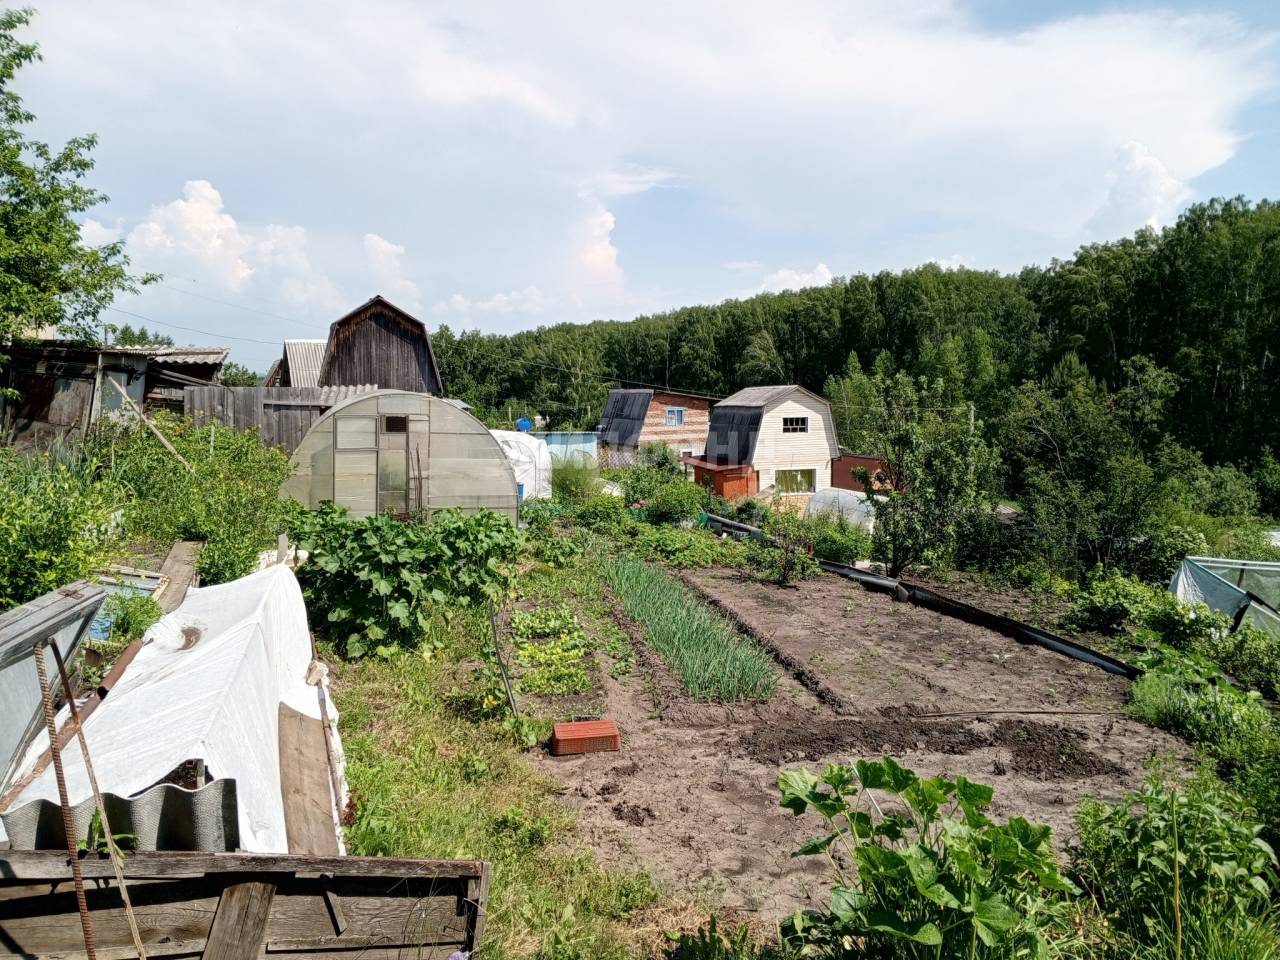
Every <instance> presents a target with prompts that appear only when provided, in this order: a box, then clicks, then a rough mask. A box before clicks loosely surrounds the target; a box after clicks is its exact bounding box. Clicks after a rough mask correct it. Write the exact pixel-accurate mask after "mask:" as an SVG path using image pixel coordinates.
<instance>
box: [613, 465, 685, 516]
mask: <svg viewBox="0 0 1280 960" xmlns="http://www.w3.org/2000/svg"><path fill="white" fill-rule="evenodd" d="M618 483H619V484H620V485H621V487H622V498H623V499H624V500H625V501H626V503H627V506H629V507H634V506H644V505H646V504H648V502H649V500H651V499H652V498H653V497H654V495H655V494H657V492H658V491H659V490H661V489H662V488H663V487H665V486H668V485H669V484H673V483H686V481H685V480H684V479H683V478H681V477H680V476H679V475H678V474H672V473H671V472H670V471H668V470H661V469H658V468H656V467H632V468H631V469H629V470H624V471H622V476H621V478H620V479H619V481H618ZM689 486H692V484H689ZM694 489H695V490H697V489H698V488H697V487H694Z"/></svg>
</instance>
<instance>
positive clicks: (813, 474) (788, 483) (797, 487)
mask: <svg viewBox="0 0 1280 960" xmlns="http://www.w3.org/2000/svg"><path fill="white" fill-rule="evenodd" d="M817 482H818V471H817V470H779V471H778V472H777V473H776V474H775V475H774V478H773V485H774V487H776V488H777V490H778V492H779V493H783V494H786V493H813V490H814V487H816V486H817Z"/></svg>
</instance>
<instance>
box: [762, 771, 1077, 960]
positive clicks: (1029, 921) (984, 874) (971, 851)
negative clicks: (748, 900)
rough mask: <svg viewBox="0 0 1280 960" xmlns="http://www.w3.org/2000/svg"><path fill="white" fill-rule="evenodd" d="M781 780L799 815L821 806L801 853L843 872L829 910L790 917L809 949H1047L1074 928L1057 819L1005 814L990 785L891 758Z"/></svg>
mask: <svg viewBox="0 0 1280 960" xmlns="http://www.w3.org/2000/svg"><path fill="white" fill-rule="evenodd" d="M778 788H779V790H780V791H781V794H782V799H781V805H782V806H783V807H785V808H787V809H788V810H790V811H791V812H792V813H794V814H795V815H796V816H800V815H802V814H804V813H806V812H808V811H815V812H817V813H819V814H820V815H821V816H822V818H823V820H824V821H825V828H824V831H823V834H822V835H821V836H818V837H815V838H813V839H812V840H809V841H808V842H807V843H805V844H803V845H802V846H801V847H800V849H798V850H797V851H796V852H795V855H805V856H814V855H821V856H825V857H826V858H827V860H828V862H829V863H830V864H831V868H832V873H833V875H834V876H833V879H834V881H835V884H834V886H833V887H832V888H831V894H830V900H829V902H828V906H827V908H826V909H825V910H822V911H806V912H803V913H801V912H798V913H796V914H795V915H794V916H793V917H791V918H790V919H788V920H786V921H784V924H783V930H782V932H783V939H784V941H785V942H786V943H787V944H788V945H789V946H790V947H791V948H793V949H795V950H798V951H801V952H802V954H803V955H804V956H814V957H831V958H835V957H847V956H851V955H858V956H867V957H878V958H897V957H902V958H908V957H926V956H927V957H962V956H963V957H969V958H995V957H1001V958H1003V957H1013V956H1045V955H1047V954H1048V952H1049V949H1050V943H1051V942H1054V941H1058V940H1060V939H1061V938H1064V937H1067V936H1069V935H1070V921H1071V920H1072V918H1073V917H1074V915H1075V907H1074V905H1073V903H1072V899H1071V897H1072V895H1073V894H1074V893H1075V892H1076V889H1075V887H1074V886H1073V884H1072V883H1071V882H1070V881H1068V880H1067V879H1065V878H1064V877H1062V876H1061V875H1060V874H1059V872H1058V865H1057V860H1056V857H1055V854H1054V851H1053V846H1052V843H1051V842H1050V835H1051V834H1050V829H1049V827H1047V826H1042V825H1039V824H1033V823H1029V822H1028V821H1026V820H1024V819H1023V818H1021V817H1013V818H1011V819H1010V820H1009V821H1008V822H1007V823H1003V824H998V823H995V822H994V821H993V820H991V819H990V818H989V817H988V816H987V814H986V812H985V811H986V808H987V807H988V806H990V804H991V800H992V795H993V794H992V790H991V788H990V787H988V786H985V785H983V784H980V783H973V782H971V781H969V780H967V779H966V778H964V777H957V778H956V779H954V780H948V779H945V778H943V777H928V778H921V777H918V776H917V775H916V774H915V773H914V772H913V771H911V770H908V769H906V768H904V767H902V766H899V765H898V764H897V763H896V762H894V761H893V760H892V759H890V758H888V757H885V758H884V759H883V760H876V761H866V760H859V761H858V762H857V763H856V764H855V765H854V766H852V767H850V766H848V765H846V764H831V765H828V766H827V768H826V769H825V770H824V771H823V772H822V774H821V775H820V776H817V775H814V774H813V773H810V772H809V771H807V770H787V771H784V772H783V773H781V774H780V775H779V776H778ZM871 790H876V791H879V792H882V793H887V794H889V795H891V797H892V801H891V802H888V803H887V802H885V801H883V800H881V801H878V802H877V801H876V800H874V799H873V798H872V797H871V795H870V793H869V791H871ZM888 811H891V812H888ZM854 943H857V944H858V945H859V946H858V950H857V951H856V953H855V951H854V950H853V946H852V945H853V944H854Z"/></svg>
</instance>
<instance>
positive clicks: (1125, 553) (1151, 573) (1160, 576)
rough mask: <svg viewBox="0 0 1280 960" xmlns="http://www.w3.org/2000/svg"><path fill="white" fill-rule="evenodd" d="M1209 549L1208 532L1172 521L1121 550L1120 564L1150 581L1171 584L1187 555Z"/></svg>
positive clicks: (1134, 574) (1147, 581)
mask: <svg viewBox="0 0 1280 960" xmlns="http://www.w3.org/2000/svg"><path fill="white" fill-rule="evenodd" d="M1208 551H1209V544H1208V543H1207V542H1206V541H1205V538H1204V534H1203V533H1201V532H1200V531H1199V530H1195V529H1192V528H1191V527H1186V526H1181V525H1178V524H1170V525H1168V526H1161V527H1158V528H1157V529H1155V530H1153V531H1151V532H1150V533H1149V534H1148V535H1147V536H1146V537H1144V538H1142V539H1141V540H1138V541H1137V542H1135V543H1131V544H1128V545H1126V546H1125V547H1124V549H1123V550H1122V551H1121V552H1120V558H1119V566H1120V568H1121V569H1122V570H1124V571H1125V572H1126V573H1128V574H1130V575H1132V576H1135V577H1137V578H1138V579H1139V580H1142V581H1144V582H1146V583H1154V584H1158V585H1161V586H1163V585H1167V584H1168V582H1169V578H1170V577H1172V576H1173V575H1174V573H1176V572H1177V569H1178V565H1179V564H1181V563H1182V561H1183V558H1185V557H1202V556H1204V555H1205V554H1206V553H1207V552H1208Z"/></svg>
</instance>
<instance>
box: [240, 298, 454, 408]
mask: <svg viewBox="0 0 1280 960" xmlns="http://www.w3.org/2000/svg"><path fill="white" fill-rule="evenodd" d="M365 383H376V384H378V386H380V387H382V388H384V389H387V390H408V391H410V392H412V393H434V394H437V395H439V394H443V393H444V385H443V383H442V382H441V380H440V368H439V366H438V365H437V364H436V356H435V353H434V351H432V349H431V337H430V336H429V335H428V333H427V327H426V325H425V324H424V323H423V322H422V321H421V320H418V319H417V318H416V317H414V316H412V315H410V314H409V313H406V312H405V311H404V310H401V309H400V308H399V307H397V306H396V305H395V304H394V303H391V302H389V301H388V300H386V299H385V298H383V297H381V296H375V297H373V298H372V299H370V300H368V301H367V302H365V303H364V304H362V305H361V306H359V307H356V309H354V310H352V311H351V312H350V313H348V314H347V315H346V316H345V317H342V318H340V319H338V320H335V321H334V322H333V325H332V326H330V327H329V339H328V340H286V341H285V342H284V351H283V353H282V355H281V357H280V360H279V361H277V362H276V363H275V364H273V365H272V368H271V370H270V371H268V374H267V380H266V384H265V385H266V386H268V387H336V386H355V385H357V384H365Z"/></svg>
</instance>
